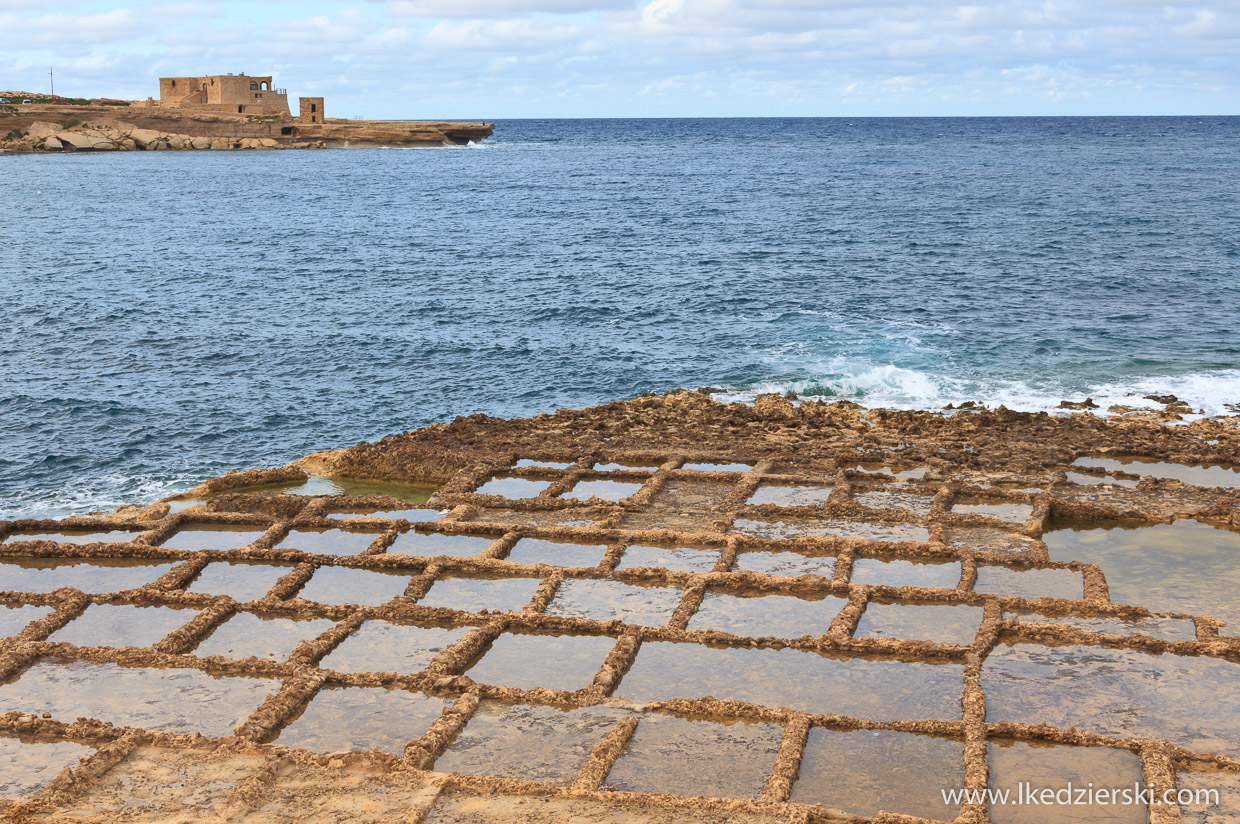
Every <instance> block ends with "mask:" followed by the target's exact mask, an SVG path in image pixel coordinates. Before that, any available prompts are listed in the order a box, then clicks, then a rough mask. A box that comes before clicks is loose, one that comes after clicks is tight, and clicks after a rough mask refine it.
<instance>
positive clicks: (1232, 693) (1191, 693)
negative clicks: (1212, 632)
mask: <svg viewBox="0 0 1240 824" xmlns="http://www.w3.org/2000/svg"><path fill="white" fill-rule="evenodd" d="M643 649H644V647H643ZM982 689H983V690H985V693H986V718H987V720H988V721H1011V722H1018V723H1026V724H1041V723H1046V724H1051V725H1052V726H1056V727H1060V728H1061V729H1067V728H1068V727H1076V728H1077V729H1079V730H1082V731H1086V732H1093V733H1098V734H1100V735H1109V736H1116V737H1134V738H1155V739H1162V740H1165V741H1170V742H1171V743H1172V744H1175V745H1177V746H1181V747H1184V748H1186V749H1189V750H1193V751H1196V752H1214V753H1219V754H1222V755H1227V756H1229V757H1232V758H1235V757H1236V756H1237V755H1240V666H1238V665H1236V664H1234V663H1232V662H1231V661H1225V660H1222V659H1220V658H1208V657H1205V656H1187V655H1172V654H1170V653H1166V654H1162V655H1157V654H1154V653H1149V652H1143V651H1139V650H1131V649H1111V648H1106V647H1093V646H1062V647H1048V646H1043V645H1041V644H1031V643H1012V642H1009V641H1002V642H1000V644H999V645H998V646H997V647H995V649H994V650H993V651H992V652H991V653H990V654H989V655H988V656H987V657H986V660H985V661H984V663H983V665H982Z"/></svg>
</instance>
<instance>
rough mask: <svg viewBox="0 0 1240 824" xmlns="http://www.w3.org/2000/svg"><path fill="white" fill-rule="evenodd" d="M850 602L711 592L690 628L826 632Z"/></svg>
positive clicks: (779, 634) (757, 633) (789, 634)
mask: <svg viewBox="0 0 1240 824" xmlns="http://www.w3.org/2000/svg"><path fill="white" fill-rule="evenodd" d="M847 603H848V601H847V600H845V599H843V598H837V597H835V596H833V595H828V596H826V597H824V598H799V597H797V596H795V595H762V596H754V595H729V594H728V593H724V592H707V593H706V596H705V597H704V598H703V599H702V605H701V606H700V607H698V610H697V612H695V613H694V614H693V617H692V618H690V619H689V626H688V628H689V629H714V630H719V631H721V632H730V633H732V634H733V635H745V636H751V637H755V638H760V637H766V636H774V637H776V638H800V637H802V636H805V635H825V634H826V633H827V630H828V629H830V628H831V622H832V621H833V620H835V616H836V615H838V614H839V612H840V610H841V609H843V608H844V606H845V605H846V604H847Z"/></svg>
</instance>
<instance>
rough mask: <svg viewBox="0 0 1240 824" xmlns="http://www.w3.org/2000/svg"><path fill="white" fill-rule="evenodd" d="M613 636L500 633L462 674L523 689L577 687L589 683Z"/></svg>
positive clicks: (599, 665) (613, 642)
mask: <svg viewBox="0 0 1240 824" xmlns="http://www.w3.org/2000/svg"><path fill="white" fill-rule="evenodd" d="M615 646H616V639H615V638H610V637H608V636H605V635H603V636H595V635H524V634H517V633H507V632H506V633H504V634H502V635H500V636H499V637H498V638H496V639H495V641H494V642H493V643H492V644H491V646H490V647H488V648H487V650H486V651H485V652H483V653H482V657H481V658H479V659H478V660H477V661H476V662H475V663H474V664H473V665H472V666H470V667H469V668H468V669H467V670H465V672H464V673H463V674H464V675H468V676H469V677H470V678H472V679H474V681H476V682H478V683H480V684H494V685H496V686H501V687H512V688H513V689H519V690H527V689H532V688H534V687H545V688H546V689H549V690H568V691H572V690H579V689H584V688H586V687H588V686H590V684H591V683H593V681H594V676H595V675H596V674H597V673H598V671H599V670H600V669H602V666H603V659H605V658H606V657H607V654H608V653H609V652H611V651H612V649H613V648H614V647H615Z"/></svg>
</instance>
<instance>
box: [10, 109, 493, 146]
mask: <svg viewBox="0 0 1240 824" xmlns="http://www.w3.org/2000/svg"><path fill="white" fill-rule="evenodd" d="M493 131H494V124H491V123H467V122H459V123H458V122H441V121H412V120H410V121H403V120H394V121H380V120H341V119H328V120H325V121H323V122H318V123H307V122H304V121H301V120H300V119H298V118H290V117H280V116H256V115H244V114H226V113H203V112H185V111H180V110H177V109H158V108H150V107H141V106H132V107H131V106H126V105H103V104H98V103H90V104H85V105H76V104H69V103H65V102H58V103H53V104H29V105H0V154H25V153H31V152H56V153H64V152H117V151H161V150H181V151H194V150H197V151H210V150H238V149H338V148H339V149H350V148H379V147H402V148H403V147H434V146H464V145H467V144H469V143H476V142H478V141H481V140H485V139H486V138H488V137H490V136H491V134H492V132H493Z"/></svg>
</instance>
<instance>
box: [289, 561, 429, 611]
mask: <svg viewBox="0 0 1240 824" xmlns="http://www.w3.org/2000/svg"><path fill="white" fill-rule="evenodd" d="M409 581H410V576H409V574H408V573H391V572H378V571H374V570H368V569H350V568H348V567H329V566H325V567H319V568H318V569H316V570H315V571H314V574H313V575H311V576H310V580H309V581H308V582H307V583H306V585H305V586H303V587H302V588H301V589H300V590H299V591H298V592H297V594H296V595H295V596H294V597H297V598H304V599H306V600H307V601H317V602H319V603H321V604H361V605H363V606H372V607H377V606H379V605H380V604H386V603H387V602H388V601H390V600H392V599H393V598H396V597H397V596H400V595H404V594H405V588H406V587H408V586H409Z"/></svg>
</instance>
